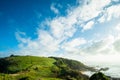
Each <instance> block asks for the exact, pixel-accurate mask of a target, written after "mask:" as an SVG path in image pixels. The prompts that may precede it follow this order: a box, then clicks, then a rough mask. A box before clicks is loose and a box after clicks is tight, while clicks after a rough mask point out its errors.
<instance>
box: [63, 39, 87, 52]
mask: <svg viewBox="0 0 120 80" xmlns="http://www.w3.org/2000/svg"><path fill="white" fill-rule="evenodd" d="M86 43H87V41H86V40H85V39H83V38H76V39H73V40H71V41H69V42H65V43H64V45H63V46H62V48H63V49H64V50H65V53H77V52H79V47H80V46H81V45H83V44H86Z"/></svg>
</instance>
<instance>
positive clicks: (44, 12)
mask: <svg viewBox="0 0 120 80" xmlns="http://www.w3.org/2000/svg"><path fill="white" fill-rule="evenodd" d="M119 52H120V0H0V57H5V56H9V55H11V54H15V55H34V56H57V57H66V58H71V59H77V60H83V61H101V62H104V61H107V62H113V61H114V62H120V59H119V57H120V53H119ZM101 58H103V59H101Z"/></svg>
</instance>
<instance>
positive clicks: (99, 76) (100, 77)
mask: <svg viewBox="0 0 120 80" xmlns="http://www.w3.org/2000/svg"><path fill="white" fill-rule="evenodd" d="M89 80H110V78H108V77H107V76H106V75H104V74H103V73H101V72H98V73H95V74H93V75H92V76H91V77H90V79H89Z"/></svg>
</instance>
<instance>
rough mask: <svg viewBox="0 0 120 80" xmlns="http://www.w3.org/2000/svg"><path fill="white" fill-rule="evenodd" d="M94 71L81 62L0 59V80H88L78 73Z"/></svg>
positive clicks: (16, 57)
mask: <svg viewBox="0 0 120 80" xmlns="http://www.w3.org/2000/svg"><path fill="white" fill-rule="evenodd" d="M85 70H94V69H93V68H90V67H88V66H86V65H84V64H83V63H81V62H78V61H75V60H69V59H64V58H57V57H49V58H47V57H36V56H11V57H6V58H0V80H88V77H87V76H86V75H83V74H82V73H81V72H80V71H85Z"/></svg>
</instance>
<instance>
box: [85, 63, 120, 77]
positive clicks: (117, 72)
mask: <svg viewBox="0 0 120 80" xmlns="http://www.w3.org/2000/svg"><path fill="white" fill-rule="evenodd" d="M88 66H91V67H94V68H96V69H100V68H106V67H107V68H109V69H108V70H106V71H101V72H103V73H104V74H106V75H107V76H111V77H114V78H120V64H119V63H118V64H114V63H100V64H98V63H89V65H88ZM94 73H95V72H91V71H86V72H84V74H86V75H88V76H91V75H92V74H94Z"/></svg>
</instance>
